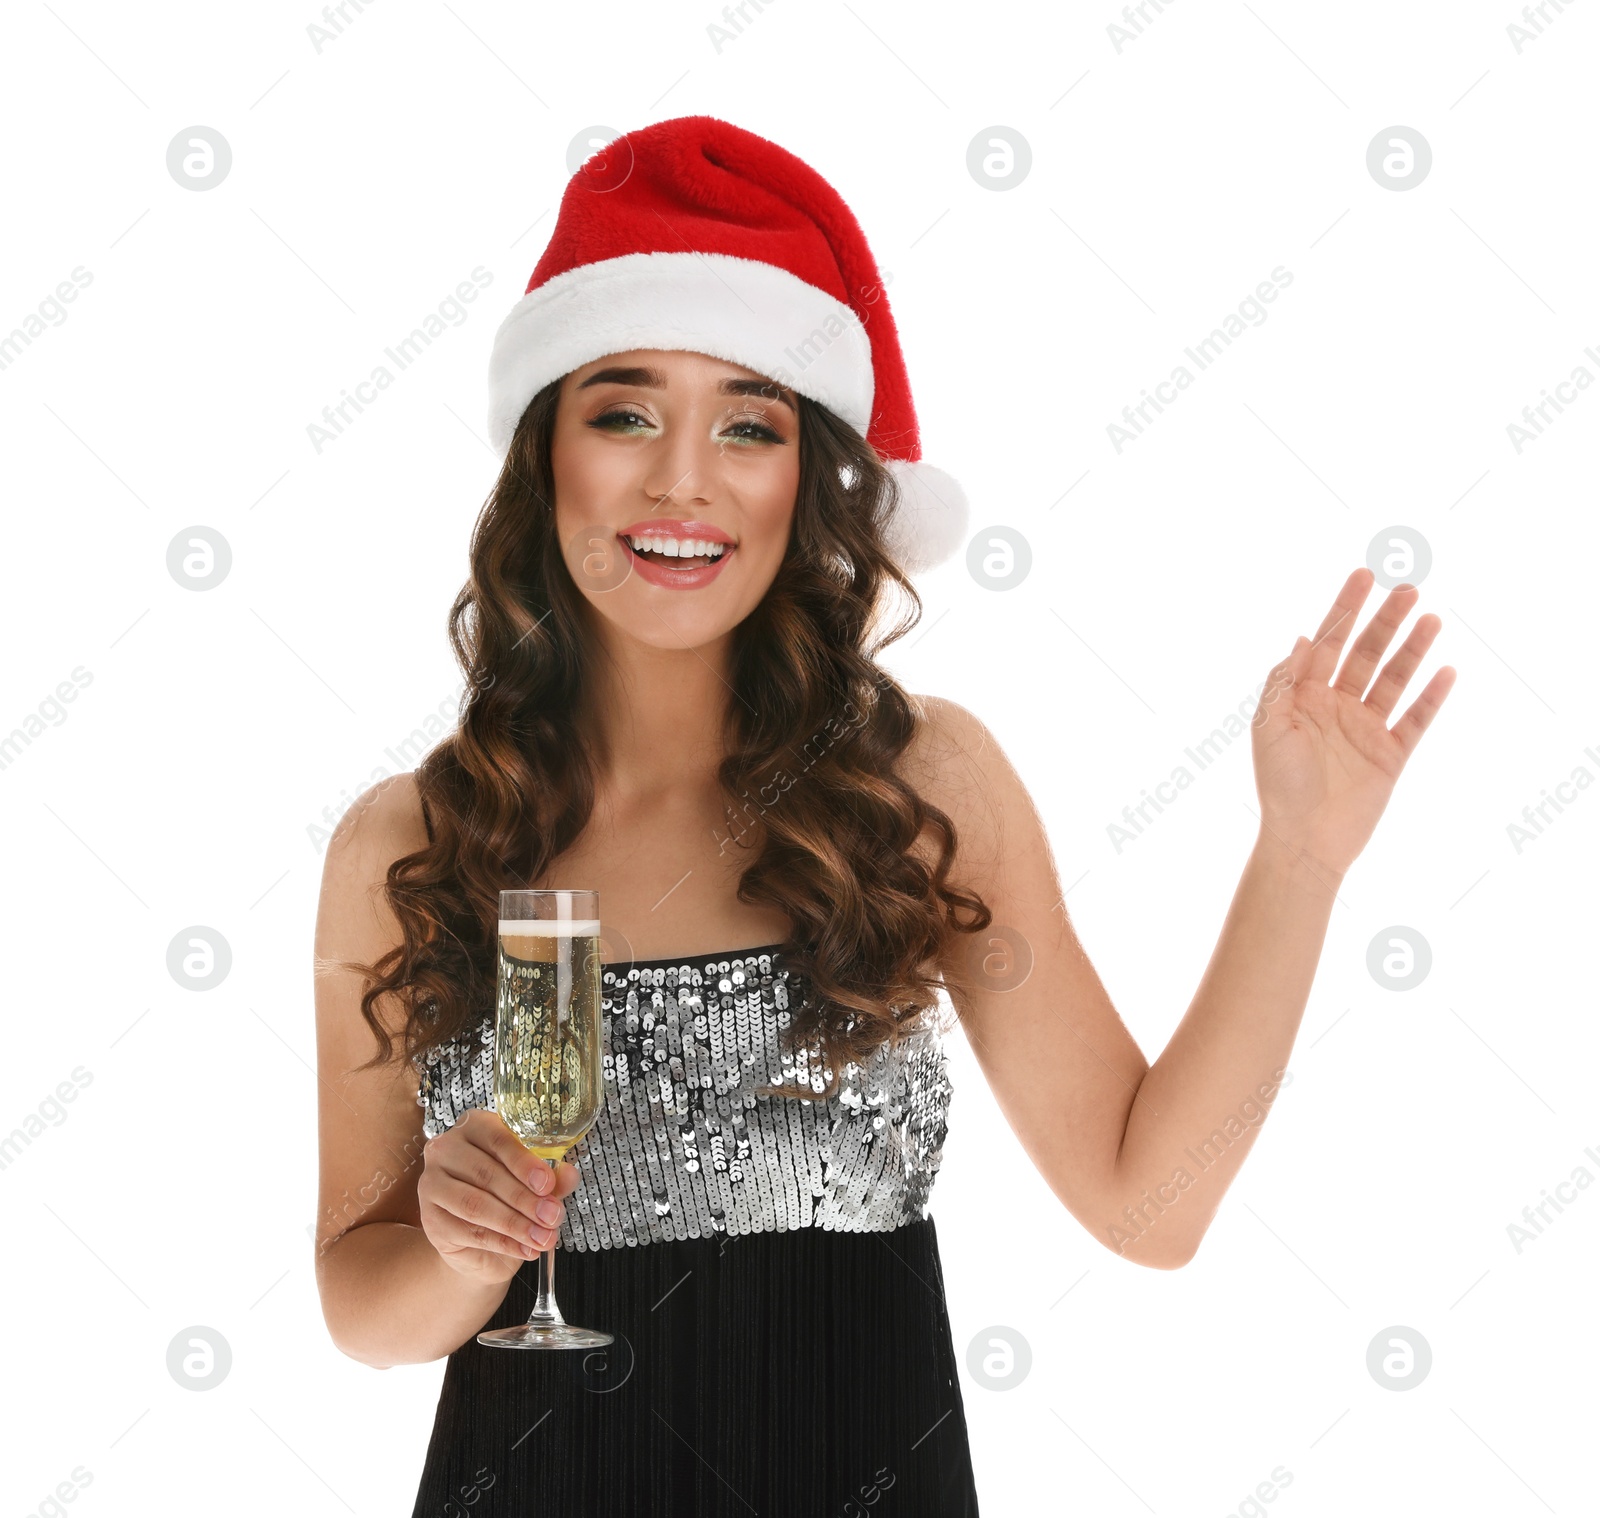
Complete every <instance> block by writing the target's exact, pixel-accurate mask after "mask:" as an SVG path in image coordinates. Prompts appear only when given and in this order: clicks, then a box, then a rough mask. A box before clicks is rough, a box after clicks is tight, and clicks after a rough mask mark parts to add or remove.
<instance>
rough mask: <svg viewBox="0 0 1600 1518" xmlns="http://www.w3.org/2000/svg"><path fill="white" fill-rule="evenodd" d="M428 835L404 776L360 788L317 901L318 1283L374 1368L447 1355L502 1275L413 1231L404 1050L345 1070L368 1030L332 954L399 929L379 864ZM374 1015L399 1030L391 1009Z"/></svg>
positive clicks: (391, 937)
mask: <svg viewBox="0 0 1600 1518" xmlns="http://www.w3.org/2000/svg"><path fill="white" fill-rule="evenodd" d="M426 843H427V835H426V832H425V830H424V826H423V821H422V808H421V804H420V802H419V800H418V798H417V791H416V782H415V780H414V779H413V778H412V777H411V776H410V775H397V776H394V777H393V778H391V779H389V780H385V781H383V782H382V783H381V784H380V785H377V786H375V787H373V788H372V789H371V790H369V791H366V792H364V793H363V794H362V796H361V797H360V798H359V799H358V800H357V802H356V804H355V805H354V806H353V807H352V808H351V809H350V811H349V812H348V813H347V814H346V815H345V817H344V818H343V819H342V820H341V821H340V823H339V826H338V827H337V828H336V829H335V830H334V834H333V837H332V838H331V839H330V840H329V843H328V852H327V856H326V858H325V860H324V861H323V871H322V898H321V902H320V904H319V906H318V909H317V928H316V961H317V974H316V1003H317V1079H318V1119H317V1134H318V1150H319V1157H320V1185H319V1191H320V1198H319V1206H318V1209H317V1213H318V1216H317V1230H316V1235H317V1241H316V1251H317V1253H316V1277H317V1290H318V1293H319V1294H320V1296H321V1298H322V1315H323V1319H324V1321H325V1322H326V1323H327V1325H328V1332H329V1334H330V1335H331V1336H332V1338H333V1342H334V1343H335V1344H336V1345H337V1346H338V1347H339V1348H340V1349H341V1350H342V1351H343V1352H344V1353H345V1354H347V1355H349V1356H350V1357H351V1358H352V1359H355V1360H360V1361H361V1362H362V1363H363V1364H366V1365H371V1366H374V1367H376V1368H378V1369H387V1368H388V1367H389V1366H391V1365H411V1364H417V1363H419V1362H422V1361H426V1360H437V1359H439V1358H440V1357H441V1356H444V1355H447V1354H449V1353H450V1351H451V1350H453V1349H455V1348H456V1347H457V1346H458V1345H460V1344H464V1343H465V1342H466V1341H467V1340H468V1339H469V1338H471V1337H472V1335H473V1334H474V1333H476V1332H477V1331H478V1329H480V1328H482V1327H483V1325H484V1324H485V1323H487V1322H488V1321H489V1319H490V1318H492V1317H493V1316H494V1313H495V1310H496V1309H497V1308H498V1307H499V1306H500V1303H501V1302H502V1301H503V1300H504V1299H505V1295H506V1292H507V1291H508V1290H509V1289H510V1285H511V1282H510V1280H509V1279H507V1280H505V1281H502V1282H499V1283H498V1284H492V1285H491V1284H484V1283H480V1282H477V1281H474V1280H472V1279H470V1278H469V1277H467V1276H465V1275H463V1274H461V1273H460V1272H459V1271H457V1270H455V1269H453V1268H452V1267H451V1266H450V1265H448V1264H446V1263H445V1261H444V1260H443V1258H442V1257H441V1256H440V1254H439V1252H438V1251H437V1250H436V1249H435V1248H434V1247H433V1245H432V1243H431V1242H430V1241H429V1239H428V1236H427V1235H426V1234H425V1233H424V1232H423V1231H422V1224H421V1213H420V1209H419V1207H418V1204H417V1179H418V1176H419V1175H420V1174H421V1171H422V1146H423V1136H422V1109H421V1108H420V1107H419V1106H418V1105H417V1075H416V1071H415V1069H414V1068H413V1067H412V1066H411V1064H410V1062H409V1061H407V1060H406V1059H404V1058H403V1057H402V1058H400V1059H397V1060H396V1061H394V1062H393V1063H391V1064H389V1065H385V1066H382V1067H379V1068H377V1069H372V1070H364V1071H362V1072H360V1073H359V1074H352V1073H351V1072H352V1070H353V1068H354V1067H355V1066H356V1065H359V1064H361V1063H362V1062H363V1061H365V1060H366V1059H368V1058H370V1057H371V1055H372V1054H373V1052H374V1051H375V1050H376V1048H377V1042H376V1040H375V1039H374V1038H373V1035H372V1032H371V1030H370V1029H369V1028H368V1026H367V1023H366V1020H365V1019H364V1018H363V1017H362V1016H361V1008H360V1001H361V991H362V981H361V977H360V976H358V975H355V974H353V973H351V972H348V971H344V970H338V969H335V968H334V961H335V960H355V961H358V962H360V963H363V964H371V963H373V962H374V961H375V960H377V959H378V958H380V957H381V956H382V955H384V954H386V953H387V952H388V951H389V950H390V948H391V947H393V946H394V945H396V944H398V943H399V942H400V938H401V934H400V925H399V923H398V922H397V921H396V919H395V917H394V914H393V912H391V911H390V910H389V907H388V904H387V903H386V902H385V900H384V898H383V890H382V887H383V880H384V875H385V873H386V872H387V870H388V867H389V865H390V863H391V862H392V861H393V860H395V859H397V858H399V857H400V856H401V855H403V854H409V853H412V852H413V851H414V850H416V849H419V848H423V847H425V846H426ZM380 1015H381V1016H382V1017H383V1018H384V1020H385V1026H387V1027H388V1028H389V1029H390V1030H391V1032H396V1031H398V1029H399V1028H400V1026H401V1017H400V1015H399V1014H398V1012H397V1011H396V1009H394V1008H392V1007H389V1008H380Z"/></svg>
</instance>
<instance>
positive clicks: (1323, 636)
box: [1306, 567, 1376, 685]
mask: <svg viewBox="0 0 1600 1518" xmlns="http://www.w3.org/2000/svg"><path fill="white" fill-rule="evenodd" d="M1375 578H1376V576H1374V575H1373V573H1372V571H1371V570H1370V569H1367V568H1365V567H1363V568H1361V569H1357V570H1354V571H1352V573H1351V575H1350V577H1349V579H1347V580H1346V581H1345V582H1344V587H1343V588H1342V589H1341V590H1340V592H1339V594H1338V596H1337V597H1336V598H1335V599H1334V603H1333V605H1332V606H1331V607H1330V608H1329V610H1328V614H1327V616H1325V617H1324V618H1323V619H1322V625H1321V626H1320V627H1319V628H1318V629H1317V632H1316V636H1315V637H1314V638H1312V640H1311V664H1310V668H1309V669H1308V670H1307V671H1306V679H1307V680H1315V681H1316V682H1317V683H1318V684H1320V685H1326V684H1327V683H1328V681H1329V680H1330V679H1332V678H1333V671H1334V669H1335V667H1336V666H1337V665H1338V663H1339V650H1340V649H1342V648H1343V647H1344V645H1345V641H1346V640H1347V639H1348V638H1349V636H1350V631H1351V629H1352V628H1353V627H1354V626H1355V624H1356V613H1357V612H1359V611H1360V610H1361V605H1362V603H1363V602H1364V601H1365V600H1366V599H1367V592H1368V591H1370V590H1371V589H1372V582H1373V580H1374V579H1375Z"/></svg>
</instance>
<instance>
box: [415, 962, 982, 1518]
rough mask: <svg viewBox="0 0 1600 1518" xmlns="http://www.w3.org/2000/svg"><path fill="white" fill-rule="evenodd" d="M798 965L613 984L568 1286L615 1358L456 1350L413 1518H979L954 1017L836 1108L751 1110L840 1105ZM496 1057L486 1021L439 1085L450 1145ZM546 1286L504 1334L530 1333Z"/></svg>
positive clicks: (479, 1098)
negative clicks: (796, 1028)
mask: <svg viewBox="0 0 1600 1518" xmlns="http://www.w3.org/2000/svg"><path fill="white" fill-rule="evenodd" d="M781 959H782V956H781V946H778V945H767V946H765V947H762V948H758V949H744V950H738V951H734V952H732V953H730V954H727V955H719V956H716V957H715V958H713V957H710V956H701V957H697V958H695V959H694V960H691V961H667V960H651V961H644V960H635V961H632V962H631V963H630V964H629V965H627V966H621V965H613V966H608V967H606V970H605V974H604V977H603V980H604V984H603V987H602V1022H603V1025H604V1034H605V1051H606V1052H605V1071H604V1073H605V1083H606V1090H605V1097H604V1100H603V1103H602V1110H601V1114H600V1116H599V1118H598V1119H597V1120H596V1122H595V1125H594V1126H593V1127H592V1128H591V1129H590V1131H589V1132H588V1133H587V1134H586V1135H585V1136H584V1138H583V1140H582V1141H581V1142H580V1143H578V1144H576V1145H574V1146H573V1148H572V1149H571V1150H570V1151H569V1152H568V1155H567V1158H568V1159H569V1160H570V1161H571V1162H572V1163H573V1164H575V1165H577V1166H578V1168H579V1170H580V1172H581V1173H582V1176H583V1179H582V1182H581V1184H580V1185H579V1187H578V1189H577V1191H576V1192H574V1193H573V1194H572V1195H571V1196H570V1197H569V1198H568V1200H567V1213H566V1218H565V1220H564V1221H563V1223H562V1227H561V1231H560V1234H559V1237H558V1241H557V1249H558V1254H559V1259H558V1262H557V1267H556V1273H555V1287H556V1297H557V1300H558V1301H559V1302H560V1305H561V1311H562V1315H563V1316H564V1317H565V1318H566V1319H567V1320H568V1321H569V1322H571V1323H577V1324H582V1325H583V1326H585V1327H589V1328H602V1329H605V1330H607V1331H609V1332H610V1333H611V1334H613V1335H614V1336H615V1337H614V1342H613V1343H612V1344H610V1345H608V1346H606V1347H605V1348H603V1349H592V1350H516V1349H500V1348H491V1347H489V1346H487V1345H482V1344H479V1343H478V1342H477V1338H476V1335H475V1334H474V1336H473V1337H472V1338H469V1339H468V1340H467V1342H466V1343H464V1344H462V1345H461V1346H460V1347H458V1348H457V1349H456V1350H455V1351H454V1352H453V1353H452V1354H451V1355H450V1357H449V1360H448V1362H447V1365H446V1368H445V1376H444V1384H443V1388H442V1390H441V1393H440V1398H439V1406H438V1411H437V1413H436V1415H435V1419H434V1426H433V1433H432V1437H431V1439H430V1441H429V1444H428V1451H427V1457H426V1460H425V1462H424V1466H423V1471H422V1477H421V1482H420V1485H419V1487H418V1491H417V1499H416V1505H415V1507H414V1508H413V1518H460V1515H464V1514H471V1515H473V1518H494V1515H512V1514H515V1515H527V1518H579V1515H583V1518H612V1515H617V1518H622V1515H627V1518H656V1515H662V1518H666V1515H672V1518H680V1515H694V1518H718V1515H722V1514H728V1515H740V1518H744V1515H749V1514H761V1515H763V1518H787V1515H795V1518H800V1515H804V1518H835V1515H836V1518H852V1515H865V1514H868V1513H874V1514H880V1513H882V1514H900V1515H905V1518H912V1515H915V1518H947V1515H948V1518H971V1515H975V1514H976V1513H977V1511H978V1505H977V1495H976V1491H975V1489H974V1485H973V1476H972V1465H971V1457H970V1453H969V1449H968V1444H967V1429H966V1419H965V1415H964V1411H963V1406H962V1398H961V1388H960V1384H959V1373H958V1369H957V1362H956V1356H955V1350H954V1346H953V1344H952V1341H951V1332H950V1321H949V1317H948V1314H947V1311H946V1304H945V1294H944V1280H943V1274H942V1271H941V1268H940V1260H939V1247H938V1239H937V1235H936V1232H935V1228H934V1221H933V1218H932V1217H931V1216H930V1215H929V1214H928V1213H927V1200H928V1193H929V1189H930V1188H931V1185H932V1182H933V1178H934V1176H935V1174H936V1173H937V1171H938V1166H939V1159H940V1152H941V1149H942V1145H943V1141H944V1137H945V1131H946V1124H945V1119H946V1113H947V1109H948V1104H949V1097H950V1085H949V1081H948V1078H947V1075H946V1065H945V1050H944V1039H945V1037H946V1034H947V1031H948V1030H947V1025H943V1026H942V1025H939V1024H937V1023H935V1022H929V1023H927V1024H925V1025H924V1026H923V1027H921V1028H919V1029H917V1030H916V1031H915V1032H914V1033H913V1034H911V1036H910V1037H909V1038H907V1039H905V1040H903V1041H902V1042H901V1043H900V1044H899V1045H898V1046H897V1047H896V1048H895V1049H893V1050H891V1049H890V1048H889V1047H888V1046H887V1045H885V1046H883V1048H882V1049H880V1051H879V1052H878V1054H877V1055H876V1056H875V1057H874V1059H873V1060H872V1061H870V1062H869V1063H868V1064H866V1065H864V1066H863V1065H856V1064H851V1065H849V1066H847V1068H846V1072H845V1074H846V1080H845V1081H844V1082H843V1083H842V1086H841V1090H840V1091H839V1092H838V1093H837V1094H836V1095H835V1096H834V1097H832V1098H829V1099H828V1100H827V1101H821V1100H800V1099H797V1098H794V1097H791V1096H767V1095H757V1094H756V1093H755V1092H754V1091H753V1090H752V1089H751V1088H753V1087H754V1086H757V1085H762V1084H779V1083H784V1084H794V1083H796V1082H799V1083H801V1084H804V1085H809V1086H811V1087H812V1088H813V1089H814V1090H817V1091H820V1090H822V1089H824V1086H825V1080H824V1073H823V1070H822V1067H821V1065H820V1062H819V1061H817V1060H815V1058H814V1057H813V1059H812V1060H808V1059H807V1056H806V1051H805V1050H803V1049H802V1050H801V1051H800V1052H799V1053H797V1054H787V1053H785V1052H783V1050H781V1049H780V1047H779V1043H778V1037H777V1035H778V1032H779V1030H780V1029H782V1028H784V1027H786V1026H787V1025H788V1024H789V1022H790V1020H791V1013H790V1007H791V1005H794V1004H796V1002H797V1001H798V998H800V997H801V996H803V995H804V994H805V992H804V989H803V987H802V986H801V985H800V983H799V978H798V977H796V976H792V975H791V974H790V972H789V970H788V968H787V967H786V966H785V965H784V964H783V963H782V962H781ZM492 1039H493V1020H492V1017H486V1018H485V1019H484V1023H483V1025H482V1026H481V1027H480V1029H479V1030H478V1034H477V1036H476V1037H469V1038H465V1039H462V1040H458V1041H457V1042H456V1043H454V1044H450V1045H446V1046H444V1047H443V1048H441V1049H436V1050H434V1051H432V1052H431V1053H430V1055H429V1057H428V1059H427V1061H426V1062H425V1063H423V1064H421V1065H420V1066H419V1075H420V1082H419V1092H418V1098H417V1100H418V1103H419V1104H420V1105H421V1106H422V1107H423V1108H424V1109H425V1119H424V1131H425V1133H426V1134H427V1136H428V1137H432V1136H433V1135H434V1134H436V1133H438V1132H441V1131H443V1129H444V1128H446V1127H449V1126H450V1125H451V1124H452V1123H454V1122H455V1121H456V1120H457V1119H458V1118H459V1117H460V1116H461V1114H462V1113H463V1112H465V1111H467V1110H469V1109H470V1108H472V1107H475V1106H477V1107H492V1106H493V1105H494V1103H493V1087H492V1077H491V1074H490V1063H489V1057H490V1053H491V1047H492ZM813 1048H814V1046H813ZM536 1270H537V1261H533V1260H530V1261H528V1262H527V1263H526V1264H524V1266H523V1267H522V1269H521V1270H520V1271H519V1272H518V1274H517V1276H516V1277H515V1278H514V1280H513V1282H512V1284H511V1289H510V1290H509V1292H508V1293H507V1295H506V1298H505V1301H504V1302H503V1303H502V1304H501V1306H500V1309H499V1310H498V1311H497V1312H496V1313H495V1315H494V1316H493V1318H492V1319H491V1320H490V1321H489V1322H488V1323H486V1324H484V1325H483V1326H484V1327H486V1328H499V1327H505V1326H509V1325H512V1324H518V1323H521V1322H524V1321H526V1319H527V1317H528V1314H529V1312H530V1310H531V1309H532V1306H533V1299H534V1291H535V1286H536V1281H537V1276H536ZM880 1501H882V1502H883V1503H884V1506H883V1507H881V1508H880V1507H879V1506H878V1504H879V1502H880Z"/></svg>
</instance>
